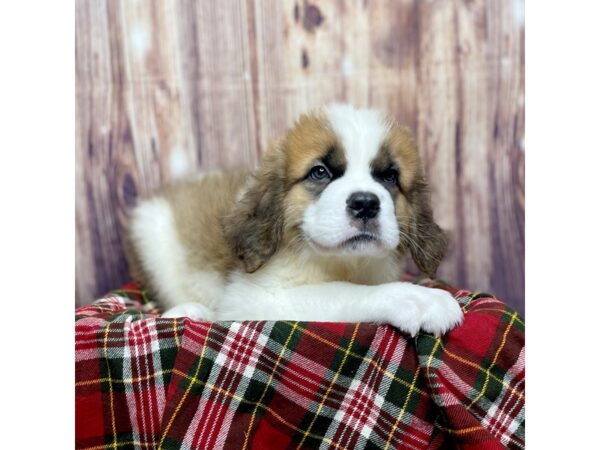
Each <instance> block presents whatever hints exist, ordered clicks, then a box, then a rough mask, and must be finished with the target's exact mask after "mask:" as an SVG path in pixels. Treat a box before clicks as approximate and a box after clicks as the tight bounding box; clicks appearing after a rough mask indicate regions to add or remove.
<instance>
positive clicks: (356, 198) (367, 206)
mask: <svg viewBox="0 0 600 450" xmlns="http://www.w3.org/2000/svg"><path fill="white" fill-rule="evenodd" d="M379 210H380V202H379V197H377V195H375V194H374V193H372V192H354V193H352V194H350V196H349V197H348V199H347V200H346V211H347V212H348V214H349V215H350V217H352V218H354V219H361V220H363V221H364V222H366V221H367V220H369V219H374V218H375V217H377V214H379Z"/></svg>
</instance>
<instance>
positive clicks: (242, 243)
mask: <svg viewBox="0 0 600 450" xmlns="http://www.w3.org/2000/svg"><path fill="white" fill-rule="evenodd" d="M284 158H285V153H284V151H283V143H282V142H281V141H279V142H277V143H276V144H275V145H274V146H273V147H272V148H271V149H269V151H268V152H267V153H266V154H265V156H264V158H263V161H262V163H261V166H260V167H259V168H258V169H257V170H256V172H255V173H254V174H253V179H252V180H251V181H250V186H249V187H248V189H247V191H246V192H245V193H244V194H243V196H242V198H241V199H240V200H239V201H238V202H237V203H236V205H235V206H234V207H233V210H232V211H231V212H230V213H229V214H228V215H227V216H225V217H223V218H222V221H221V224H222V226H223V232H224V234H225V239H226V241H227V243H228V244H229V246H230V247H231V249H232V250H233V252H234V253H235V254H236V255H237V256H238V258H240V260H241V261H242V262H243V264H244V268H245V269H246V271H247V272H254V271H256V270H257V269H258V268H260V267H261V266H262V265H263V264H264V263H265V262H266V261H267V260H268V259H269V258H270V257H271V256H272V255H273V253H275V251H276V250H277V248H278V247H279V243H280V241H281V237H282V234H283V221H284V217H283V198H284V195H285V160H284Z"/></svg>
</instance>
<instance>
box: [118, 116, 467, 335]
mask: <svg viewBox="0 0 600 450" xmlns="http://www.w3.org/2000/svg"><path fill="white" fill-rule="evenodd" d="M128 244H129V245H128V251H127V253H128V261H129V264H130V268H131V270H132V274H133V276H134V277H135V278H136V279H138V280H139V281H141V282H142V283H144V285H145V286H147V287H149V288H150V289H151V290H152V291H153V293H154V295H156V296H157V298H158V300H159V301H160V302H162V303H163V305H164V306H166V307H168V308H170V309H169V310H168V311H167V312H166V313H165V314H164V315H163V317H181V316H187V317H191V318H193V319H198V320H210V321H213V320H301V321H330V322H376V323H387V324H391V325H393V326H395V327H397V328H399V329H400V330H402V331H404V332H407V333H409V334H411V335H413V336H414V335H415V334H416V333H417V332H418V331H419V330H424V331H427V332H430V333H433V334H435V335H437V336H439V335H441V334H443V333H445V332H446V331H448V330H450V329H452V328H453V327H455V326H456V325H458V324H459V323H460V322H461V320H462V311H461V309H460V307H459V305H458V303H457V302H456V300H455V299H454V298H453V297H452V296H451V295H450V294H449V293H447V292H445V291H443V290H438V289H431V288H426V287H422V286H416V285H413V284H410V283H403V282H399V281H398V280H399V279H400V276H401V274H402V273H403V255H404V254H405V252H407V251H409V252H410V253H411V255H412V258H413V260H414V261H415V263H416V265H417V266H418V267H419V269H420V270H421V271H422V272H424V273H425V274H427V275H428V276H430V277H434V276H435V273H436V270H437V267H438V265H439V263H440V261H441V259H442V257H443V255H444V253H445V251H446V247H447V240H446V236H445V234H444V233H443V231H442V230H441V229H440V227H439V226H438V225H437V224H436V223H435V222H434V220H433V215H432V210H431V206H430V204H429V195H428V190H427V183H426V181H425V178H424V174H423V168H422V166H421V163H420V160H419V156H418V153H417V147H416V144H415V141H414V139H413V137H412V136H411V134H410V132H409V131H408V130H407V129H406V128H402V127H399V126H398V125H396V124H395V123H394V122H393V121H392V120H390V119H387V118H385V117H383V116H382V115H381V114H379V113H378V112H376V111H373V110H366V109H355V108H353V107H352V106H348V105H340V104H334V105H329V106H327V107H324V108H322V109H319V110H316V111H313V112H311V113H309V114H306V115H303V116H301V117H300V118H299V119H298V121H297V122H296V124H295V125H294V126H293V128H292V129H291V130H290V131H289V132H288V133H287V134H286V135H285V136H284V137H283V138H281V139H280V140H279V141H277V142H276V143H275V144H274V145H272V146H271V148H270V149H268V151H267V152H266V154H265V155H264V158H263V161H262V163H261V165H260V166H259V167H258V169H257V170H255V171H254V172H253V173H251V172H249V171H232V172H227V173H215V174H211V175H205V176H203V177H200V178H198V179H195V180H190V181H186V182H180V183H177V184H175V185H173V186H169V187H166V188H165V189H164V190H163V191H162V192H160V193H159V194H157V195H156V196H155V197H153V198H151V199H148V200H145V201H143V202H141V203H140V204H139V205H138V206H137V207H136V208H135V209H134V211H133V214H132V219H131V222H130V226H129V230H128Z"/></svg>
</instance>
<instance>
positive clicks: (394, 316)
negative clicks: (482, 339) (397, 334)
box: [384, 283, 463, 337]
mask: <svg viewBox="0 0 600 450" xmlns="http://www.w3.org/2000/svg"><path fill="white" fill-rule="evenodd" d="M385 287H386V289H385V291H386V292H385V293H384V295H385V300H386V303H387V304H388V305H389V306H388V307H387V308H386V309H387V311H388V313H389V317H388V318H386V319H384V320H385V321H386V322H387V323H389V324H391V325H393V326H395V327H396V328H399V329H400V330H402V331H405V332H407V333H410V335H411V336H415V335H416V334H417V332H418V331H419V330H423V331H426V332H428V333H432V334H433V335H435V336H436V337H439V336H441V335H443V334H445V333H447V332H448V331H450V330H452V329H453V328H454V327H456V326H458V325H460V323H461V322H462V320H463V312H462V310H461V308H460V305H459V304H458V302H457V301H456V299H455V298H454V297H453V296H452V295H451V294H450V293H448V292H446V291H444V290H441V289H433V288H427V287H423V286H417V285H411V284H407V283H391V284H389V285H385Z"/></svg>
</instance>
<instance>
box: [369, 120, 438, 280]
mask: <svg viewBox="0 0 600 450" xmlns="http://www.w3.org/2000/svg"><path fill="white" fill-rule="evenodd" d="M382 148H385V150H386V151H387V152H389V154H390V155H391V156H392V158H393V159H394V160H395V161H396V163H397V165H398V167H399V169H400V180H399V181H400V186H401V189H402V190H401V195H398V196H397V197H396V217H397V218H398V223H399V225H400V230H401V235H400V245H399V250H405V249H408V250H410V253H411V256H412V258H413V260H414V262H415V264H416V265H417V267H418V268H419V270H421V271H422V272H423V273H424V274H426V275H427V276H429V277H431V278H434V277H435V275H436V272H437V268H438V266H439V264H440V262H441V261H442V258H443V257H444V255H445V253H446V250H447V247H448V239H447V236H446V234H445V233H444V232H443V231H442V229H441V228H440V227H439V226H438V225H437V224H436V223H435V221H434V219H433V211H432V209H431V202H430V196H429V188H428V185H427V181H426V180H425V175H424V173H423V168H422V165H421V161H420V158H419V153H418V150H417V144H416V142H415V140H414V138H413V136H412V134H411V132H410V131H409V130H408V128H405V127H399V126H397V125H394V126H393V127H392V128H391V130H390V132H389V133H388V136H387V137H386V139H385V141H384V143H383V145H382ZM382 153H383V154H385V153H386V152H382ZM374 163H375V164H376V163H377V162H374ZM381 163H383V162H381Z"/></svg>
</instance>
